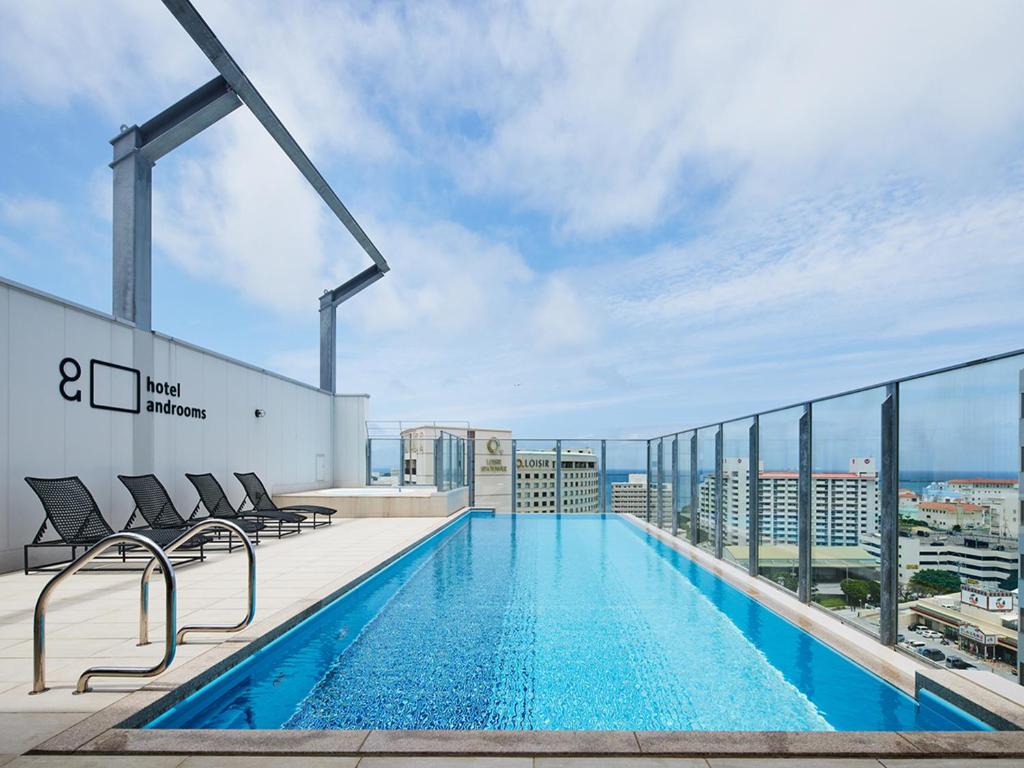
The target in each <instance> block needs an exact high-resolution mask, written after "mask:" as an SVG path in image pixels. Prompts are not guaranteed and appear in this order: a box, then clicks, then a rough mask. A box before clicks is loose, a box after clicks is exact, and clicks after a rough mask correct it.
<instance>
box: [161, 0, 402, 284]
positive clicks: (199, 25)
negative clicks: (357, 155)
mask: <svg viewBox="0 0 1024 768" xmlns="http://www.w3.org/2000/svg"><path fill="white" fill-rule="evenodd" d="M163 3H164V5H165V6H167V10H169V11H170V12H171V13H172V14H173V15H174V18H176V19H177V20H178V23H179V24H180V25H181V26H182V28H183V29H184V30H185V31H186V32H187V33H188V35H189V36H190V37H191V38H192V40H193V41H194V42H195V44H196V45H197V46H199V49H200V50H201V51H202V52H203V53H204V54H206V57H207V58H208V59H209V60H210V62H211V63H212V64H213V66H214V67H216V68H217V71H218V72H220V74H221V76H222V77H223V78H224V79H225V80H226V81H227V83H228V85H230V86H231V88H232V90H234V92H235V93H237V94H238V96H239V98H240V99H241V100H242V101H243V102H244V103H245V105H246V106H247V107H248V108H249V110H250V111H251V112H252V114H253V116H254V117H255V118H256V119H257V120H259V121H260V123H261V124H262V125H263V127H264V128H265V129H266V131H267V133H269V134H270V135H271V137H272V138H273V139H274V141H276V142H277V144H278V146H280V147H281V149H282V150H284V153H285V155H287V156H288V159H289V160H291V161H292V163H293V164H294V165H295V167H296V168H297V169H298V170H299V173H301V174H302V175H303V176H304V177H305V178H306V180H307V181H308V182H309V183H310V185H311V186H312V187H313V189H315V190H316V192H317V194H318V195H320V197H321V199H323V201H324V202H325V203H326V204H327V207H328V208H330V209H331V211H333V213H334V215H335V216H337V218H338V220H339V221H341V223H342V224H344V225H345V228H346V229H347V230H348V231H349V232H350V233H351V235H352V237H353V238H355V241H356V242H357V243H359V245H360V247H361V248H362V249H363V250H364V251H365V252H366V254H367V255H368V256H369V257H370V258H371V259H372V260H373V262H374V264H375V265H376V266H377V267H379V268H380V269H381V271H382V272H387V270H388V263H387V261H386V260H385V259H384V257H383V256H382V255H381V253H380V251H378V250H377V247H376V246H375V245H374V244H373V243H372V242H371V241H370V238H369V237H368V236H367V235H366V233H365V232H364V231H363V229H362V227H360V226H359V223H358V222H357V221H356V220H355V218H354V217H353V216H352V214H351V213H349V210H348V208H346V207H345V205H344V203H342V202H341V199H340V198H339V197H338V195H337V194H336V193H335V192H334V190H333V189H331V185H330V184H328V183H327V180H326V179H325V178H324V177H323V176H322V175H321V173H320V171H318V170H317V169H316V166H315V165H313V161H312V160H310V159H309V157H308V156H307V155H306V153H305V152H303V151H302V147H300V146H299V144H298V142H297V141H295V139H294V138H293V137H292V135H291V134H290V133H289V132H288V129H287V128H285V127H284V123H282V122H281V120H280V119H279V118H278V116H277V115H276V114H274V110H272V109H271V108H270V105H269V104H267V102H266V100H265V99H264V98H263V96H262V95H260V93H259V91H257V90H256V86H254V85H253V84H252V82H250V80H249V78H248V77H247V76H246V74H245V73H244V72H243V71H242V69H241V67H239V66H238V64H237V63H235V60H234V59H233V58H232V56H231V54H230V53H228V51H227V49H226V48H225V47H224V45H223V44H222V43H221V41H220V40H218V39H217V36H216V35H215V34H214V33H213V30H212V29H210V27H209V25H208V24H207V23H206V20H205V19H203V17H202V16H200V15H199V11H197V10H196V8H195V6H194V5H192V3H191V2H189V0H163Z"/></svg>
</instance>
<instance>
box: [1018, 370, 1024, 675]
mask: <svg viewBox="0 0 1024 768" xmlns="http://www.w3.org/2000/svg"><path fill="white" fill-rule="evenodd" d="M1019 415H1020V427H1019V429H1020V454H1019V455H1020V475H1019V476H1018V478H1017V488H1018V489H1019V495H1020V508H1019V509H1018V515H1017V520H1019V521H1024V370H1021V372H1020V412H1019ZM1017 595H1018V600H1017V682H1018V683H1019V684H1020V685H1024V642H1022V641H1021V633H1022V632H1024V602H1021V601H1020V599H1019V596H1020V595H1024V526H1020V527H1019V528H1018V531H1017Z"/></svg>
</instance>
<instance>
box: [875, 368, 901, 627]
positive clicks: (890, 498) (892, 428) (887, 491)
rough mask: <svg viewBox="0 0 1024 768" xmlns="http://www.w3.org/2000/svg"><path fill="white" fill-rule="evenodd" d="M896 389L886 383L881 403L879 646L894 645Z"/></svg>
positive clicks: (897, 460) (896, 598)
mask: <svg viewBox="0 0 1024 768" xmlns="http://www.w3.org/2000/svg"><path fill="white" fill-rule="evenodd" d="M899 425H900V388H899V384H889V385H887V386H886V388H885V400H883V401H882V467H881V469H882V475H881V477H880V478H879V489H878V490H879V493H880V495H881V503H880V505H879V511H880V513H881V519H880V520H879V532H878V533H879V538H880V539H881V541H880V543H879V559H880V561H881V562H880V564H879V589H880V596H879V616H878V624H879V628H878V629H879V632H878V639H879V642H881V643H882V645H889V646H894V645H896V635H897V633H898V626H899V624H898V621H899V596H900V593H899V590H900V583H899V572H900V570H899V557H900V521H899V492H900V487H899V486H900V483H899V480H900V474H899V467H900V453H899V452H900V427H899Z"/></svg>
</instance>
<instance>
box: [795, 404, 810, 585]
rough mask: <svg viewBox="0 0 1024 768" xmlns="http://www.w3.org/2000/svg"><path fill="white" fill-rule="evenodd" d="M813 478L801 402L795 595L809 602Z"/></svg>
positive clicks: (806, 417)
mask: <svg viewBox="0 0 1024 768" xmlns="http://www.w3.org/2000/svg"><path fill="white" fill-rule="evenodd" d="M813 482H814V481H813V479H812V477H811V404H810V403H805V404H804V412H803V414H802V415H801V416H800V475H799V479H798V481H797V553H798V567H799V570H798V572H797V589H796V593H797V597H798V598H799V599H800V600H801V601H802V602H804V603H809V602H811V545H812V543H813V536H814V526H813V524H812V519H813V517H814V510H813V509H812V506H813V504H814V497H813V488H812V486H813Z"/></svg>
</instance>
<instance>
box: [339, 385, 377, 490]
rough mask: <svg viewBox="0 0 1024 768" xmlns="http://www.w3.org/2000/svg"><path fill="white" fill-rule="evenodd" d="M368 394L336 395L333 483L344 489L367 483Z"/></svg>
mask: <svg viewBox="0 0 1024 768" xmlns="http://www.w3.org/2000/svg"><path fill="white" fill-rule="evenodd" d="M369 399H370V396H369V395H336V396H335V398H334V448H335V451H334V458H335V465H334V484H335V485H336V486H338V487H341V488H355V487H359V486H363V485H366V416H367V409H368V407H369Z"/></svg>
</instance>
